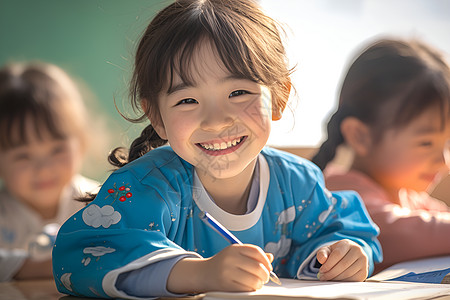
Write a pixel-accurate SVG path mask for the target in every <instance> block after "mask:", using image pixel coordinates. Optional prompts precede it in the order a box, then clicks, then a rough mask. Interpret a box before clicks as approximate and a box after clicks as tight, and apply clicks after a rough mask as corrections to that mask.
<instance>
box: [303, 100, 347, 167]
mask: <svg viewBox="0 0 450 300" xmlns="http://www.w3.org/2000/svg"><path fill="white" fill-rule="evenodd" d="M342 120H343V116H342V111H341V109H339V110H338V111H337V112H336V113H335V114H333V116H332V117H331V119H330V121H329V122H328V124H327V135H328V138H327V140H326V141H325V142H323V144H322V145H321V146H320V148H319V150H318V151H317V153H316V154H315V155H314V156H313V158H312V159H311V161H312V162H313V163H315V164H316V165H317V166H318V167H319V168H320V169H321V170H322V171H323V170H324V169H325V167H326V166H327V164H328V163H329V162H330V161H332V160H333V158H334V157H335V156H336V150H337V148H338V146H339V145H340V144H342V143H343V142H344V137H343V136H342V133H341V122H342Z"/></svg>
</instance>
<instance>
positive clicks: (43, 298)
mask: <svg viewBox="0 0 450 300" xmlns="http://www.w3.org/2000/svg"><path fill="white" fill-rule="evenodd" d="M202 298H203V296H202V295H199V296H195V297H184V298H160V299H161V300H168V299H170V300H174V299H183V300H198V299H202ZM87 299H97V300H98V298H80V297H74V296H68V295H66V294H61V293H60V292H58V290H57V289H56V286H55V282H54V281H53V279H45V280H24V281H10V282H0V300H87ZM449 300H450V299H449Z"/></svg>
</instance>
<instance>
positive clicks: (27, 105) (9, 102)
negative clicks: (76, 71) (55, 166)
mask: <svg viewBox="0 0 450 300" xmlns="http://www.w3.org/2000/svg"><path fill="white" fill-rule="evenodd" d="M84 117H85V107H84V104H83V102H82V99H81V95H80V93H79V91H78V89H77V87H76V85H75V83H74V82H73V81H72V80H71V79H70V77H69V76H68V75H67V73H65V72H64V71H63V70H62V69H60V68H58V67H56V66H54V65H51V64H46V63H42V62H33V63H27V64H26V63H11V64H9V65H6V66H4V67H2V68H1V69H0V149H2V150H8V149H10V148H14V147H17V146H21V145H26V144H27V143H28V142H29V138H30V137H29V136H28V135H27V134H28V133H27V132H26V128H27V127H26V122H32V124H33V128H34V130H35V136H36V137H37V138H40V139H42V138H44V134H46V133H48V134H50V135H51V136H52V137H54V138H57V139H62V138H66V137H67V136H68V135H71V134H77V135H78V136H79V137H80V140H81V142H82V143H85V137H86V136H85V134H86V128H85V126H86V124H85V122H84Z"/></svg>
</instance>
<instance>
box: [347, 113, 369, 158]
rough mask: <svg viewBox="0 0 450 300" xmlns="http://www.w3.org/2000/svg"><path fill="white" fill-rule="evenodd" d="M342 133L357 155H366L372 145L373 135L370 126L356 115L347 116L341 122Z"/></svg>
mask: <svg viewBox="0 0 450 300" xmlns="http://www.w3.org/2000/svg"><path fill="white" fill-rule="evenodd" d="M341 133H342V136H343V137H344V140H345V142H346V143H347V144H348V145H349V146H350V147H351V148H352V149H353V151H355V154H356V155H359V156H365V155H367V153H369V151H370V147H372V135H371V132H370V128H369V126H367V125H366V124H365V123H364V122H362V121H361V120H359V119H358V118H355V117H347V118H345V119H343V120H342V122H341Z"/></svg>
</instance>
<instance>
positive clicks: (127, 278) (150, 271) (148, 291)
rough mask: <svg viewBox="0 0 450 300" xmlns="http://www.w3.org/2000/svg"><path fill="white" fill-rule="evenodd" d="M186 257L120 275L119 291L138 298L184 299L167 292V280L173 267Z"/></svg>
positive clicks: (179, 295)
mask: <svg viewBox="0 0 450 300" xmlns="http://www.w3.org/2000/svg"><path fill="white" fill-rule="evenodd" d="M185 257H186V255H179V256H177V257H174V258H170V259H167V260H163V261H159V262H156V263H154V264H151V265H148V266H145V267H143V268H141V269H137V270H133V271H129V272H125V273H122V274H120V275H119V277H118V278H117V282H116V287H117V289H118V290H121V291H124V292H125V293H126V294H127V295H131V296H136V297H155V296H157V297H182V296H184V295H181V294H174V293H171V292H169V291H168V290H167V288H166V287H167V279H168V278H169V274H170V271H171V270H172V268H173V266H174V265H175V264H176V263H177V262H178V261H179V260H180V259H183V258H185Z"/></svg>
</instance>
